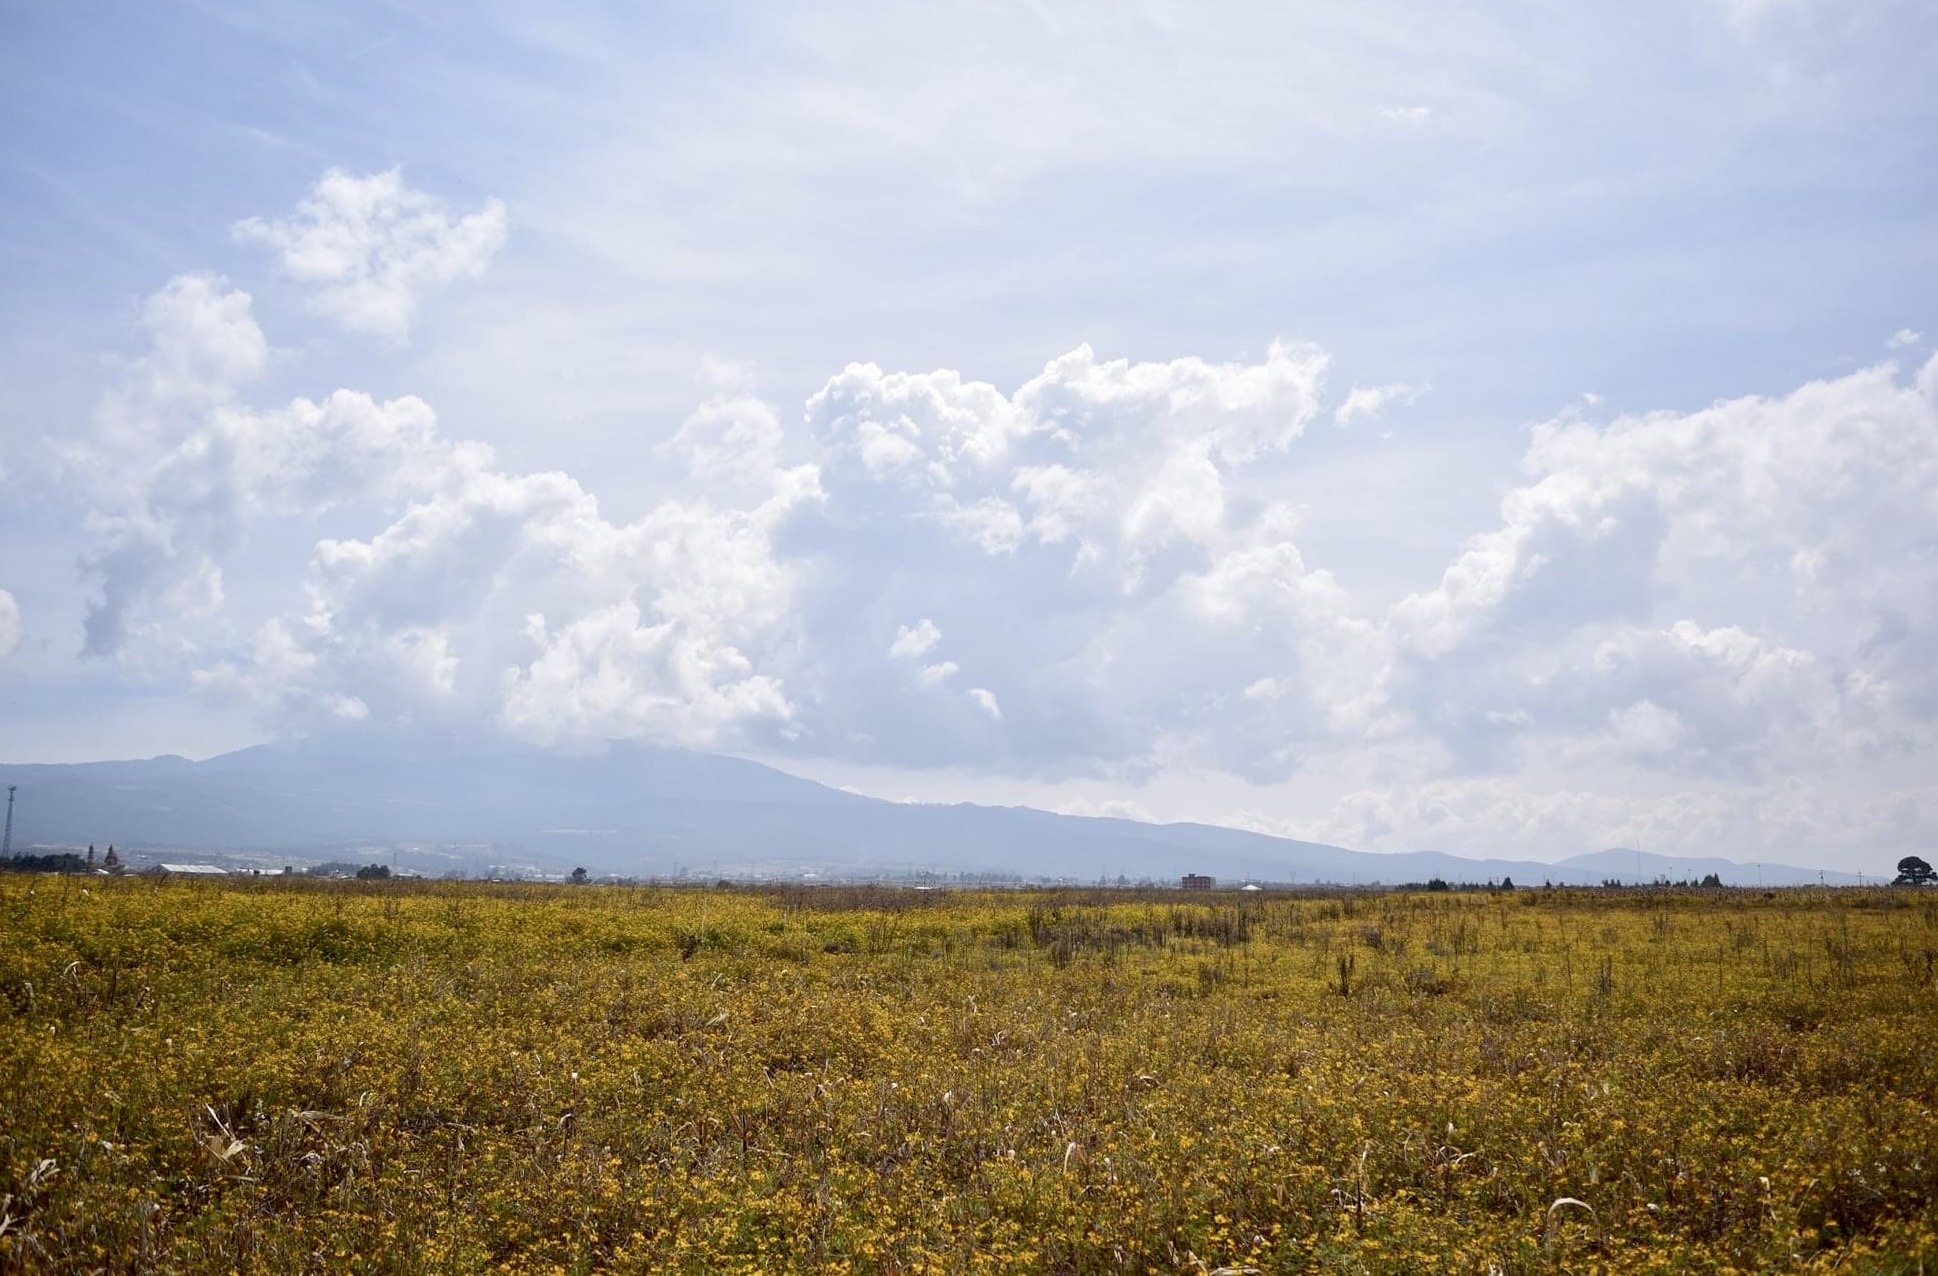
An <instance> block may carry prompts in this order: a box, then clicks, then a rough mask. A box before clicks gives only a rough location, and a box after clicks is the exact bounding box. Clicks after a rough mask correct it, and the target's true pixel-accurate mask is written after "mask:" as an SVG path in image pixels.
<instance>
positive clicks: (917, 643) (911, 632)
mask: <svg viewBox="0 0 1938 1276" xmlns="http://www.w3.org/2000/svg"><path fill="white" fill-rule="evenodd" d="M941 641H942V631H941V630H940V629H937V628H936V627H935V622H934V621H933V620H930V619H929V618H928V617H926V616H924V617H923V618H922V619H921V620H920V621H918V622H916V624H915V625H914V627H913V628H911V627H910V626H908V625H902V626H900V627H898V628H897V629H896V630H895V641H894V642H892V643H890V644H889V645H888V654H889V657H890V658H891V659H894V658H898V657H910V658H913V657H915V656H925V655H927V654H928V653H929V652H930V651H932V650H934V648H935V644H937V643H938V642H941Z"/></svg>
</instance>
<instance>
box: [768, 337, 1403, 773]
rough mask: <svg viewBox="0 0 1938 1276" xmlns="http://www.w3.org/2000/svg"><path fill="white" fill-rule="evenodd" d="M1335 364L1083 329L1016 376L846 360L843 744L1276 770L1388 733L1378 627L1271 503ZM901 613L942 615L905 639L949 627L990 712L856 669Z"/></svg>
mask: <svg viewBox="0 0 1938 1276" xmlns="http://www.w3.org/2000/svg"><path fill="white" fill-rule="evenodd" d="M1326 365H1327V360H1326V357H1325V355H1324V354H1323V353H1322V352H1320V351H1318V350H1316V349H1313V348H1310V347H1303V346H1295V345H1291V344H1286V343H1277V344H1274V345H1273V346H1271V347H1270V348H1269V350H1268V351H1267V352H1266V355H1265V357H1264V358H1263V359H1261V360H1259V361H1257V362H1254V363H1222V364H1220V363H1211V362H1207V361H1204V360H1200V359H1177V360H1171V361H1168V362H1161V363H1159V362H1154V363H1134V362H1131V361H1128V360H1109V361H1106V360H1101V359H1099V358H1098V357H1097V356H1096V354H1095V353H1094V352H1093V351H1092V350H1090V349H1089V348H1088V347H1079V348H1078V349H1077V350H1074V351H1072V352H1071V353H1069V354H1067V355H1064V356H1062V357H1060V358H1057V359H1053V360H1051V361H1050V362H1049V363H1048V364H1047V365H1046V366H1045V368H1044V370H1043V372H1042V373H1041V374H1040V375H1039V376H1037V377H1034V378H1032V379H1030V380H1029V381H1027V382H1025V383H1024V384H1023V385H1021V386H1019V387H1018V388H1017V389H1016V390H1015V391H1014V392H1012V393H1004V392H1002V391H1001V390H999V389H997V388H996V387H994V386H992V385H989V384H987V383H981V382H973V381H968V380H965V379H964V378H962V377H961V376H960V375H959V374H958V373H956V372H954V371H950V370H937V371H933V372H927V373H898V372H885V371H883V370H882V369H881V368H879V367H876V366H874V365H870V364H857V365H852V366H850V367H849V368H847V369H845V370H844V371H843V372H842V373H841V374H839V375H838V376H836V377H834V378H833V379H831V380H830V381H829V382H828V384H827V385H826V386H824V387H823V388H822V389H821V390H820V391H819V392H817V393H816V394H815V395H814V396H813V397H812V398H811V399H810V400H809V402H808V411H807V415H808V426H809V430H810V434H811V437H812V439H813V442H814V452H813V456H814V458H815V460H816V461H817V463H818V464H819V465H820V467H821V471H822V480H823V483H824V486H825V488H826V490H827V493H828V503H827V506H826V507H825V509H823V510H821V511H818V512H817V513H818V515H819V517H820V519H822V520H824V521H820V522H816V521H814V520H810V524H811V525H810V526H809V527H807V528H806V529H805V530H804V533H803V536H802V541H803V543H804V544H810V545H814V546H816V547H817V548H825V549H826V551H827V556H826V559H825V561H826V562H827V563H828V564H829V567H830V570H828V571H826V572H824V573H823V574H822V576H821V581H820V583H821V588H820V589H819V590H817V591H816V594H815V596H814V597H813V598H812V599H811V600H810V601H809V608H810V611H811V612H812V614H811V615H810V616H809V617H808V619H807V622H806V623H807V628H808V631H809V632H810V634H812V635H815V636H816V637H817V638H818V643H817V647H818V648H819V649H820V650H821V651H823V652H824V653H826V655H825V659H826V660H827V661H828V662H829V663H830V665H831V666H836V667H834V668H830V670H829V677H830V681H831V683H832V684H833V685H835V686H839V687H842V688H844V689H845V690H844V691H843V692H842V694H840V695H831V696H830V697H828V702H827V706H826V709H825V711H824V715H823V717H822V722H823V729H824V730H825V731H826V732H828V734H829V736H830V737H831V739H830V741H829V743H830V745H831V746H835V747H841V748H851V749H855V750H862V751H869V750H872V751H874V752H876V753H878V754H880V755H886V756H892V757H898V758H905V759H917V760H930V761H944V760H953V761H973V760H978V759H988V758H991V757H1006V758H1008V759H1009V761H1008V763H1007V765H1044V766H1052V767H1071V766H1076V767H1095V766H1106V767H1121V766H1132V767H1139V766H1147V765H1150V764H1151V760H1152V759H1154V758H1155V757H1156V756H1158V754H1159V753H1160V752H1162V751H1165V750H1171V749H1179V750H1186V751H1197V752H1202V753H1203V754H1204V755H1206V756H1207V757H1216V758H1218V759H1220V760H1221V761H1222V762H1224V763H1225V764H1228V765H1231V766H1234V767H1240V768H1242V769H1244V770H1246V771H1247V772H1248V773H1261V774H1263V773H1271V772H1277V771H1281V770H1282V769H1283V768H1284V767H1285V766H1287V765H1290V764H1291V763H1292V760H1293V759H1294V758H1295V757H1296V756H1298V754H1299V752H1300V750H1301V749H1303V748H1305V747H1307V746H1309V745H1310V743H1311V742H1312V741H1313V740H1315V739H1322V738H1330V737H1331V736H1333V735H1334V733H1336V732H1338V731H1341V730H1352V731H1359V730H1363V729H1366V728H1367V726H1368V725H1369V724H1370V722H1371V721H1372V720H1373V719H1374V718H1376V717H1377V716H1378V699H1379V693H1378V689H1377V686H1376V685H1375V684H1376V682H1377V680H1378V677H1379V672H1380V666H1379V659H1378V656H1377V652H1378V650H1379V648H1380V645H1381V639H1380V636H1379V634H1378V632H1377V627H1376V626H1374V625H1373V624H1371V623H1370V622H1368V621H1367V620H1366V619H1365V618H1363V617H1361V616H1359V615H1357V614H1356V613H1355V611H1354V609H1353V607H1352V606H1351V604H1350V602H1349V600H1347V599H1346V597H1345V595H1344V591H1342V590H1340V589H1339V588H1338V586H1337V585H1336V583H1335V582H1333V581H1332V579H1331V577H1330V576H1329V575H1328V574H1327V573H1325V572H1323V571H1317V570H1312V569H1310V568H1308V566H1307V564H1306V563H1305V560H1304V558H1303V556H1302V555H1301V553H1300V552H1299V550H1298V547H1297V545H1296V543H1295V537H1296V534H1297V526H1298V516H1297V512H1296V511H1295V510H1293V509H1291V508H1290V507H1289V506H1286V505H1284V504H1282V503H1277V502H1273V501H1270V500H1269V499H1261V496H1260V493H1261V492H1267V491H1269V489H1270V486H1271V484H1270V481H1269V478H1268V477H1266V476H1269V475H1270V474H1271V473H1273V472H1275V467H1279V466H1283V465H1289V464H1294V463H1296V462H1295V461H1294V460H1293V453H1294V451H1295V449H1294V444H1295V443H1296V442H1297V440H1298V439H1299V437H1300V435H1301V434H1302V433H1303V432H1304V430H1305V429H1306V427H1307V426H1308V425H1309V423H1310V422H1311V421H1312V420H1313V418H1314V417H1315V416H1316V415H1317V414H1318V411H1319V406H1320V403H1321V401H1322V397H1323V386H1324V374H1325V369H1326ZM888 529H893V530H892V532H890V531H888ZM883 533H886V534H883ZM883 610H889V611H890V612H891V614H894V613H896V612H899V614H900V615H903V616H906V615H909V614H915V615H920V616H923V617H924V618H925V621H926V624H925V625H918V626H917V627H915V628H912V629H911V628H909V627H907V626H906V625H904V626H903V627H902V628H901V629H899V630H897V631H896V632H897V638H896V640H895V642H894V644H892V646H891V650H893V651H896V652H902V651H905V650H913V649H914V648H915V647H916V646H917V645H918V644H919V645H920V646H921V650H922V652H924V653H927V652H928V651H929V650H930V649H931V648H933V647H934V646H936V644H937V643H939V641H940V635H941V633H942V632H945V631H946V632H947V633H948V635H949V642H948V653H947V654H948V661H947V662H945V663H946V666H947V670H946V672H947V673H949V674H953V673H955V672H957V671H960V672H962V673H963V674H964V675H965V676H966V677H968V678H973V679H974V680H975V682H976V683H977V684H978V688H977V689H978V690H979V691H982V692H986V693H987V698H985V697H984V696H982V695H974V694H973V693H972V696H971V700H970V703H971V704H972V705H973V706H974V707H976V708H979V709H980V710H981V712H980V713H977V714H972V715H971V716H969V717H966V718H957V717H952V716H950V713H949V711H948V710H947V708H946V707H945V706H943V705H940V704H933V705H925V706H922V707H921V708H920V710H919V712H918V711H917V709H916V707H914V706H911V705H909V704H908V703H907V702H905V701H903V700H901V699H899V698H898V697H896V696H895V695H894V694H893V693H892V688H889V687H882V688H880V689H874V688H871V685H870V680H871V679H872V678H874V677H876V676H878V675H876V674H874V673H873V672H872V671H871V670H870V669H867V668H862V667H858V666H857V667H853V668H846V667H840V666H846V665H848V664H850V663H852V662H850V661H849V660H848V658H847V657H846V656H845V655H844V654H843V653H845V652H847V651H849V650H851V649H862V650H865V649H866V648H867V647H868V646H872V645H873V644H874V643H877V642H879V641H880V639H867V638H864V637H863V636H862V634H861V633H860V632H857V631H855V630H854V626H855V625H856V624H857V623H873V622H872V620H871V619H870V618H872V617H874V616H876V615H878V614H880V613H881V612H882V611H883ZM928 626H934V631H933V634H931V631H930V629H929V628H928ZM877 632H879V631H877ZM851 635H852V636H851ZM931 639H933V641H932V640H931ZM876 649H877V650H879V648H876ZM930 668H931V669H932V670H933V671H934V672H933V673H932V675H931V677H930V681H932V682H939V681H941V680H942V676H943V673H944V668H945V666H944V664H942V663H934V664H931V665H930ZM1241 675H1249V676H1243V677H1241ZM1265 677H1282V678H1285V679H1286V680H1287V686H1288V688H1290V689H1291V693H1290V694H1289V695H1288V696H1287V698H1286V699H1285V700H1284V701H1283V702H1282V703H1277V704H1273V705H1265V704H1262V703H1259V702H1258V701H1256V700H1248V699H1246V698H1245V697H1244V695H1243V688H1244V687H1245V686H1247V685H1249V684H1250V683H1252V682H1255V681H1257V680H1258V679H1260V678H1265ZM864 719H865V720H864ZM992 723H1000V724H1001V726H1002V728H1003V729H1002V730H1001V731H1000V732H999V733H998V734H997V735H995V736H992V735H991V734H990V726H991V724H992Z"/></svg>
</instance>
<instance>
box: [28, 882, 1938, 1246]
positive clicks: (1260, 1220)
mask: <svg viewBox="0 0 1938 1276" xmlns="http://www.w3.org/2000/svg"><path fill="white" fill-rule="evenodd" d="M1935 963H1938V906H1934V904H1933V903H1931V902H1928V901H1927V899H1926V898H1925V897H1923V896H1919V895H1917V894H1915V893H1913V892H1908V891H1898V892H1889V891H1876V892H1869V893H1858V892H1840V893H1835V894H1823V893H1785V894H1782V895H1767V896H1766V895H1764V894H1761V893H1748V892H1731V893H1719V892H1710V893H1705V894H1701V895H1696V894H1690V895H1644V894H1632V895H1630V894H1622V893H1618V892H1599V891H1598V892H1558V893H1553V894H1549V893H1545V892H1525V891H1524V892H1520V893H1518V894H1511V895H1484V894H1472V895H1459V894H1455V895H1447V894H1437V893H1436V894H1433V895H1418V896H1410V897H1409V896H1398V895H1362V896H1335V897H1326V896H1322V895H1316V894H1307V895H1299V896H1265V897H1258V896H1246V897H1240V896H1235V895H1233V896H1222V895H1212V896H1209V897H1207V896H1204V895H1194V896H1192V897H1180V896H1178V895H1175V894H1165V895H1150V896H1143V895H1130V894H1118V893H1084V894H1076V893H1072V894H1065V895H1057V894H1044V893H1031V894H1020V893H988V894H979V893H950V892H935V893H925V894H912V893H908V892H899V891H886V890H878V891H832V890H831V891H825V892H823V891H812V890H808V891H798V890H797V891H781V892H754V891H745V892H737V891H698V890H695V891H670V890H651V889H639V890H630V889H608V888H576V889H575V888H544V887H502V886H500V887H490V886H484V885H446V884H406V883H392V884H382V885H378V884H370V885H363V884H359V885H356V886H349V885H326V884H315V883H293V884H283V883H274V884H269V883H261V884H256V883H238V884H209V883H151V882H138V881H119V880H118V881H113V882H107V883H103V882H101V881H99V880H98V879H96V880H94V881H89V882H86V883H83V882H82V881H80V880H77V879H54V878H37V879H33V878H30V879H17V880H13V881H7V882H5V883H4V884H0V994H4V1000H3V1001H0V1111H4V1113H5V1121H4V1124H3V1125H0V1197H4V1201H3V1202H0V1267H5V1268H7V1269H11V1270H23V1271H88V1270H112V1271H121V1270H136V1269H144V1270H145V1269H161V1270H178V1271H213V1270H221V1271H228V1270H241V1271H274V1272H289V1271H304V1270H314V1271H340V1270H349V1269H354V1270H363V1271H435V1270H448V1271H475V1270H480V1269H487V1268H497V1269H504V1270H518V1271H590V1270H603V1269H612V1268H618V1269H628V1268H631V1269H641V1268H666V1269H674V1270H689V1271H695V1272H699V1271H708V1272H714V1271H736V1270H740V1271H769V1270H790V1269H793V1270H857V1271H911V1272H912V1271H938V1272H939V1271H972V1270H988V1271H1012V1270H1055V1271H1123V1270H1154V1271H1195V1272H1204V1271H1213V1270H1219V1269H1223V1270H1226V1271H1246V1270H1254V1269H1255V1270H1259V1271H1287V1270H1291V1271H1302V1270H1335V1271H1353V1272H1362V1271H1363V1272H1389V1271H1390V1272H1401V1271H1417V1270H1451V1271H1475V1272H1483V1271H1503V1272H1517V1271H1548V1270H1555V1269H1557V1268H1560V1269H1569V1270H1572V1269H1581V1270H1590V1269H1595V1268H1613V1269H1620V1270H1661V1271H1685V1270H1698V1271H1702V1270H1716V1271H1721V1270H1738V1271H1768V1270H1786V1269H1812V1270H1858V1271H1905V1272H1911V1271H1919V1270H1921V1268H1920V1266H1919V1263H1920V1262H1921V1261H1922V1260H1921V1258H1920V1255H1921V1254H1929V1253H1930V1252H1932V1251H1933V1250H1934V1249H1938V1215H1935V1214H1934V1207H1933V1199H1934V1196H1933V1194H1934V1187H1935V1186H1938V1119H1934V1108H1935V1107H1938V1056H1934V1054H1933V1051H1932V1049H1931V1045H1932V1042H1931V1029H1932V1026H1933V1024H1934V1023H1935V1022H1938V1015H1934V1010H1938V982H1935V981H1938V972H1935V971H1934V964H1935Z"/></svg>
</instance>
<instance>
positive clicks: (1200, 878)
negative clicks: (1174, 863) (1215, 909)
mask: <svg viewBox="0 0 1938 1276" xmlns="http://www.w3.org/2000/svg"><path fill="white" fill-rule="evenodd" d="M1217 884H1218V879H1217V878H1215V877H1206V876H1205V875H1204V874H1203V873H1186V874H1185V875H1184V876H1183V877H1182V878H1180V879H1179V880H1178V885H1179V886H1180V887H1182V888H1183V889H1185V890H1188V891H1208V890H1210V889H1211V888H1212V887H1214V886H1216V885H1217Z"/></svg>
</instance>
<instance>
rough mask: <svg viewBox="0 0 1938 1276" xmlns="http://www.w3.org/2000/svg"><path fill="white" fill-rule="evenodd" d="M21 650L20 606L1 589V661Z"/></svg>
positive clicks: (11, 595)
mask: <svg viewBox="0 0 1938 1276" xmlns="http://www.w3.org/2000/svg"><path fill="white" fill-rule="evenodd" d="M18 650H20V604H19V603H18V602H16V601H15V600H14V596H13V594H12V593H10V592H9V591H7V590H4V589H0V660H4V659H6V658H7V657H8V656H11V655H12V654H13V653H14V652H16V651H18Z"/></svg>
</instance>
